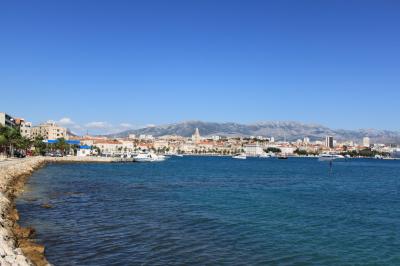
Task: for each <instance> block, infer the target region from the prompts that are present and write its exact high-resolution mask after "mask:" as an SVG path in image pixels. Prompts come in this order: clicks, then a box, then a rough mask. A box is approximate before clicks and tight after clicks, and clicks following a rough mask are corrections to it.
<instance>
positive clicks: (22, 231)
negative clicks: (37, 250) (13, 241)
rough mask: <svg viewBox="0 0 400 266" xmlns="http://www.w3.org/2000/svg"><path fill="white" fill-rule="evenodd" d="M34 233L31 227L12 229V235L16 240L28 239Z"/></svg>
mask: <svg viewBox="0 0 400 266" xmlns="http://www.w3.org/2000/svg"><path fill="white" fill-rule="evenodd" d="M35 233H36V231H35V229H34V228H32V227H16V228H14V234H15V235H16V236H17V237H18V238H23V239H26V238H30V237H32V236H33V235H34V234H35Z"/></svg>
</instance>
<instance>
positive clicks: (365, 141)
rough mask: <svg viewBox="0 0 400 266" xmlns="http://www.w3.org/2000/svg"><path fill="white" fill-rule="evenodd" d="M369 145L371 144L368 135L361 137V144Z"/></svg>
mask: <svg viewBox="0 0 400 266" xmlns="http://www.w3.org/2000/svg"><path fill="white" fill-rule="evenodd" d="M370 145H371V142H370V139H369V138H368V137H364V138H363V146H364V147H370Z"/></svg>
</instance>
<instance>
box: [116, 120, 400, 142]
mask: <svg viewBox="0 0 400 266" xmlns="http://www.w3.org/2000/svg"><path fill="white" fill-rule="evenodd" d="M196 128H198V129H199V130H200V134H201V135H202V136H211V135H219V136H265V137H271V136H272V137H275V139H276V140H279V139H283V138H284V137H286V139H287V140H289V141H293V140H297V139H303V138H304V137H309V138H310V139H311V140H323V139H324V138H325V136H327V135H331V136H334V137H335V139H338V140H353V141H357V142H358V143H360V142H361V141H362V138H363V137H370V138H371V141H372V142H375V143H387V144H389V143H400V131H389V130H376V129H359V130H343V129H330V128H328V127H325V126H322V125H317V124H304V123H299V122H292V121H275V122H260V123H255V124H248V125H247V124H238V123H214V122H202V121H187V122H182V123H175V124H168V125H161V126H152V127H146V128H141V129H134V130H127V131H123V132H120V133H117V134H112V135H108V137H127V136H128V135H129V134H135V135H141V134H146V135H153V136H155V137H160V136H165V135H179V136H184V137H190V136H191V135H192V134H193V132H194V131H195V129H196Z"/></svg>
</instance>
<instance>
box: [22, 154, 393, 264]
mask: <svg viewBox="0 0 400 266" xmlns="http://www.w3.org/2000/svg"><path fill="white" fill-rule="evenodd" d="M47 203H48V204H50V205H52V206H53V208H51V209H45V208H42V205H43V204H47ZM399 207H400V161H379V160H361V159H354V160H350V161H346V162H345V161H343V162H339V161H338V162H334V164H333V169H332V172H331V171H330V169H329V163H326V162H318V161H317V160H316V159H301V158H298V159H295V158H289V159H288V160H277V159H248V160H234V159H231V158H222V157H184V158H171V159H169V160H167V161H165V162H161V163H148V164H147V163H143V164H139V163H136V164H135V163H132V164H52V165H48V166H46V167H45V168H43V169H40V170H38V171H37V172H35V173H34V174H33V176H32V177H31V178H30V180H29V183H28V185H27V187H26V192H25V193H24V194H23V195H22V196H21V197H20V198H19V199H18V201H17V208H18V210H19V212H20V215H21V224H22V225H31V226H34V227H35V228H36V229H37V231H38V234H37V239H38V241H39V242H41V243H43V244H45V245H46V248H47V249H46V255H47V258H48V260H49V261H50V262H51V263H54V264H55V265H271V264H272V265H276V264H279V265H294V264H295V265H310V264H311V265H354V264H359V265H361V264H362V265H366V264H369V265H374V264H375V265H376V264H378V265H400V208H399Z"/></svg>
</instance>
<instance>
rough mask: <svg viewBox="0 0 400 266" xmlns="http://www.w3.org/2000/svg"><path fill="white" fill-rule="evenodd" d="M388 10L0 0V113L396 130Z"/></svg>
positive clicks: (366, 5)
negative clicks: (296, 123) (289, 122)
mask: <svg viewBox="0 0 400 266" xmlns="http://www.w3.org/2000/svg"><path fill="white" fill-rule="evenodd" d="M399 14H400V2H399V1H396V0H393V1H378V0H376V1H351V0H350V1H347V0H346V1H345V0H341V1H295V0H291V1H248V0H246V1H245V0H243V1H233V0H229V1H228V0H227V1H223V0H221V1H216V0H198V1H186V0H183V1H173V0H169V1H164V0H162V1H152V0H146V1H88V0H85V1H77V0H75V1H74V0H71V1H2V2H1V4H0V92H1V102H0V111H7V112H9V113H11V114H13V115H16V116H22V117H25V118H26V119H28V120H31V121H33V122H35V123H38V122H41V121H44V120H48V119H52V120H59V119H62V118H69V120H68V119H64V120H63V121H64V122H65V124H71V125H72V124H74V125H75V126H76V125H80V126H82V128H85V126H84V125H86V126H87V127H89V128H90V127H93V128H96V127H97V128H101V127H103V126H104V127H107V126H108V127H110V125H112V126H114V127H117V126H120V124H121V123H123V124H131V125H134V126H141V125H146V124H163V123H170V122H177V121H182V120H205V121H217V122H222V121H233V122H242V123H251V122H256V121H261V120H296V121H302V122H313V123H321V124H324V125H326V126H330V127H333V128H385V129H395V130H400V108H399V107H400V15H399ZM70 120H73V122H71V121H70ZM92 122H97V123H92ZM100 122H101V123H100ZM87 124H88V125H87ZM124 126H125V127H129V125H122V126H121V127H124ZM76 129H77V130H79V127H78V126H76Z"/></svg>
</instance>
